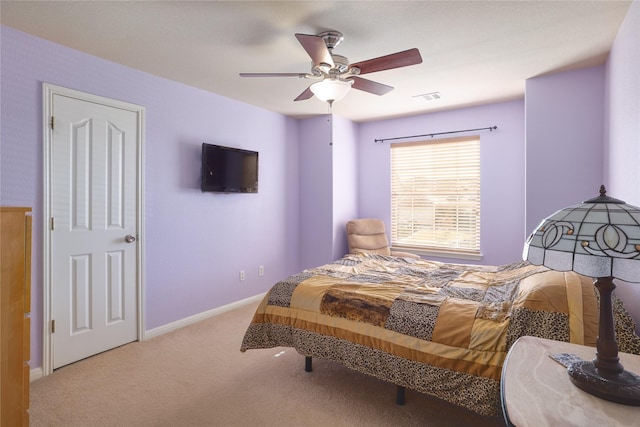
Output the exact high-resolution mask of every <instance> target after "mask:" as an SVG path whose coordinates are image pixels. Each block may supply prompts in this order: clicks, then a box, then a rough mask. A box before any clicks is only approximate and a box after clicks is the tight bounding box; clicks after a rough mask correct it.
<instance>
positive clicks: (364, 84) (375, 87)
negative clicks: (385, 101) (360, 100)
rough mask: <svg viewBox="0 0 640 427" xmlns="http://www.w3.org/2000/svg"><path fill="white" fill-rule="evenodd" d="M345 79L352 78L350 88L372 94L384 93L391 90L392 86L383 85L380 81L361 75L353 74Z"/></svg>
mask: <svg viewBox="0 0 640 427" xmlns="http://www.w3.org/2000/svg"><path fill="white" fill-rule="evenodd" d="M347 80H353V85H352V86H351V87H352V88H354V89H358V90H363V91H365V92H369V93H372V94H374V95H384V94H385V93H387V92H391V91H392V90H393V87H392V86H387V85H383V84H382V83H378V82H374V81H372V80H367V79H363V78H362V77H357V76H354V77H350V78H349V79H347Z"/></svg>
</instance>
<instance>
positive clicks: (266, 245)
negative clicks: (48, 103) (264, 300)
mask: <svg viewBox="0 0 640 427" xmlns="http://www.w3.org/2000/svg"><path fill="white" fill-rule="evenodd" d="M0 34H1V42H2V51H1V55H2V56H1V59H2V64H1V77H2V81H1V86H0V90H1V92H2V99H1V108H2V116H1V117H2V122H1V129H0V136H1V138H2V145H1V150H2V151H1V154H2V156H1V163H0V167H1V170H0V178H1V181H0V186H1V187H0V204H2V205H22V206H31V207H33V216H34V230H33V236H34V237H33V263H32V265H33V271H32V287H33V290H32V314H31V316H32V322H31V325H32V335H31V337H32V338H31V349H32V361H31V366H32V368H35V367H38V366H41V364H42V305H43V301H42V289H43V282H42V253H43V248H42V241H43V240H42V234H43V231H42V230H43V229H42V227H43V226H42V224H43V218H42V204H43V200H42V199H43V184H42V182H43V176H42V170H43V166H42V165H43V159H42V121H43V120H42V95H41V91H42V82H49V83H53V84H56V85H60V86H65V87H68V88H72V89H76V90H80V91H85V92H89V93H93V94H97V95H101V96H105V97H109V98H115V99H120V100H124V101H128V102H131V103H135V104H139V105H142V106H144V107H145V108H146V126H145V134H146V142H145V151H146V158H145V162H144V167H145V181H146V182H145V185H146V188H145V214H146V215H145V221H146V229H145V230H144V235H143V236H144V241H145V251H146V272H145V274H146V328H147V329H152V328H155V327H159V326H162V325H165V324H167V323H170V322H173V321H176V320H180V319H183V318H185V317H188V316H191V315H195V314H199V313H201V312H204V311H207V310H209V309H213V308H216V307H220V306H223V305H225V304H229V303H232V302H234V301H238V300H241V299H243V298H247V297H251V296H254V295H257V294H259V293H261V292H264V291H266V290H267V289H268V288H269V287H270V286H271V285H272V284H273V283H274V282H275V281H276V280H278V279H280V278H282V277H284V276H286V275H288V274H291V273H293V272H295V271H297V270H298V266H299V263H298V262H299V260H298V253H299V251H298V249H299V239H298V215H299V213H298V202H299V200H298V122H297V121H296V120H293V119H289V118H286V117H284V116H282V115H279V114H276V113H273V112H269V111H266V110H263V109H259V108H256V107H252V106H249V105H246V104H243V103H240V102H236V101H233V100H230V99H226V98H223V97H221V96H218V95H215V94H211V93H208V92H204V91H201V90H198V89H195V88H192V87H188V86H185V85H182V84H179V83H176V82H172V81H168V80H165V79H162V78H158V77H155V76H153V75H149V74H145V73H142V72H139V71H136V70H132V69H129V68H125V67H123V66H120V65H118V64H114V63H111V62H108V61H104V60H102V59H99V58H96V57H92V56H89V55H86V54H84V53H81V52H78V51H74V50H71V49H68V48H66V47H63V46H60V45H56V44H53V43H50V42H48V41H45V40H42V39H39V38H35V37H32V36H30V35H27V34H25V33H21V32H18V31H15V30H13V29H11V28H8V27H2V29H1V33H0ZM211 78H215V75H212V76H211ZM202 142H212V143H219V144H223V145H230V146H235V147H240V148H247V149H253V150H257V151H259V152H260V190H259V193H258V194H244V195H219V194H211V193H202V192H201V191H200V189H199V173H200V164H199V162H200V146H201V143H202ZM259 265H263V266H264V267H265V275H264V276H263V277H258V266H259ZM241 269H243V270H246V273H247V274H246V277H247V279H246V281H244V282H242V283H240V281H239V278H238V271H239V270H241Z"/></svg>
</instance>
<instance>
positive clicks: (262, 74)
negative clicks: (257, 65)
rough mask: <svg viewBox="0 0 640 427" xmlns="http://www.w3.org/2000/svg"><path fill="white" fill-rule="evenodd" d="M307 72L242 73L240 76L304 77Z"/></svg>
mask: <svg viewBox="0 0 640 427" xmlns="http://www.w3.org/2000/svg"><path fill="white" fill-rule="evenodd" d="M306 75H307V74H306V73H240V77H300V78H301V79H302V78H304V77H305V76H306Z"/></svg>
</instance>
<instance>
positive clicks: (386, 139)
mask: <svg viewBox="0 0 640 427" xmlns="http://www.w3.org/2000/svg"><path fill="white" fill-rule="evenodd" d="M496 129H498V126H490V127H487V128H477V129H465V130H452V131H449V132H437V133H425V134H422V135H411V136H398V137H395V138H381V139H376V140H374V142H376V143H382V142H385V141H393V140H395V139H407V138H419V137H422V136H430V137H431V138H433V137H434V136H435V135H447V134H450V133H460V132H473V131H476V130H488V131H489V132H493V131H494V130H496Z"/></svg>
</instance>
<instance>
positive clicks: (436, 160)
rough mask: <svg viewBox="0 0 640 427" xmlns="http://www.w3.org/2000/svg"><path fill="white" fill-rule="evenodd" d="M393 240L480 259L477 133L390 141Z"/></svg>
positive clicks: (420, 248)
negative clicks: (394, 142)
mask: <svg viewBox="0 0 640 427" xmlns="http://www.w3.org/2000/svg"><path fill="white" fill-rule="evenodd" d="M391 244H392V246H393V247H394V248H398V249H406V250H413V251H415V252H423V253H429V254H433V255H440V256H455V257H460V258H469V259H479V257H480V137H478V136H472V137H463V138H448V139H440V140H429V141H421V142H410V143H397V144H391Z"/></svg>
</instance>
